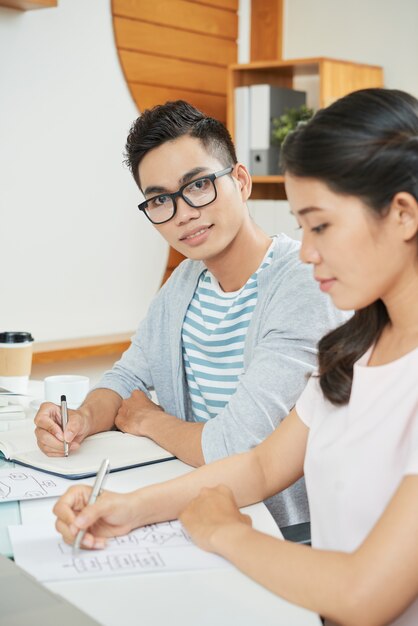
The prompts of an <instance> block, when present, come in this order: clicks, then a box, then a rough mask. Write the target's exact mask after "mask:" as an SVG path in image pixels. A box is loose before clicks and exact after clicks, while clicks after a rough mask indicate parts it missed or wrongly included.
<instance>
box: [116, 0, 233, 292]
mask: <svg viewBox="0 0 418 626" xmlns="http://www.w3.org/2000/svg"><path fill="white" fill-rule="evenodd" d="M237 11H238V0H112V14H113V27H114V33H115V41H116V47H117V49H118V53H119V59H120V63H121V66H122V69H123V72H124V75H125V78H126V80H127V83H128V86H129V89H130V91H131V94H132V97H133V99H134V100H135V102H136V104H137V106H138V110H139V111H142V110H144V109H148V108H151V107H153V106H155V105H157V104H163V103H164V102H167V101H168V100H178V99H181V100H187V102H190V103H191V104H193V105H194V106H195V107H197V108H198V109H200V110H202V111H204V112H205V113H207V114H208V115H211V116H212V117H215V118H217V119H219V120H221V121H222V122H224V123H225V122H226V108H227V97H226V92H227V67H228V65H231V64H233V63H236V61H237V37H238V15H237ZM182 258H183V257H182V256H181V255H180V254H179V253H178V252H176V251H175V250H173V249H171V250H170V252H169V259H168V262H167V268H166V272H165V275H164V279H163V282H164V281H165V280H166V279H167V278H168V277H169V276H170V274H171V272H172V271H173V269H174V268H175V267H176V266H177V265H178V263H179V262H180V261H181V260H182Z"/></svg>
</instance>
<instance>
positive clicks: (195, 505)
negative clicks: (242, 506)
mask: <svg viewBox="0 0 418 626" xmlns="http://www.w3.org/2000/svg"><path fill="white" fill-rule="evenodd" d="M180 521H181V522H182V524H183V526H184V527H185V528H186V530H187V532H188V533H189V535H190V536H191V538H192V539H193V541H194V543H195V544H196V545H198V546H199V547H200V548H202V549H203V550H207V551H208V552H219V551H218V550H217V549H216V547H215V536H216V535H217V534H218V535H219V532H220V531H222V530H225V529H228V530H233V527H236V529H237V530H239V529H240V528H242V527H248V526H250V527H251V525H252V522H251V518H250V517H249V515H243V514H242V513H241V512H240V510H239V509H238V507H237V505H236V503H235V500H234V496H233V494H232V491H231V490H230V489H229V488H228V487H225V486H224V485H219V486H218V487H214V488H211V489H208V488H204V489H202V490H201V492H200V494H199V495H198V497H197V498H195V499H194V500H192V501H191V502H190V503H189V504H188V505H187V507H186V508H185V509H184V511H183V513H181V515H180Z"/></svg>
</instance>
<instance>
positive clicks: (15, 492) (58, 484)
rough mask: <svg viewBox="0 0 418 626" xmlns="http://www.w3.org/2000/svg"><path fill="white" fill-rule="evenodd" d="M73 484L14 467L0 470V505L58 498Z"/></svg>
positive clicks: (55, 477)
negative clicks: (18, 501)
mask: <svg viewBox="0 0 418 626" xmlns="http://www.w3.org/2000/svg"><path fill="white" fill-rule="evenodd" d="M72 484H73V482H72V481H71V480H66V479H65V478H61V477H59V476H52V475H51V474H46V473H45V472H38V471H36V470H31V469H25V468H23V467H15V468H10V469H1V470H0V503H1V502H13V501H16V500H33V499H35V498H51V497H56V496H60V495H62V494H63V493H65V492H66V491H67V489H68V488H69V487H70V486H71V485H72Z"/></svg>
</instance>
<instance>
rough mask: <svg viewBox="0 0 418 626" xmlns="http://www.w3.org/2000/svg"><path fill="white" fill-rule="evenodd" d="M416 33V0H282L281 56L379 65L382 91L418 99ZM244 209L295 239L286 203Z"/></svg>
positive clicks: (267, 226) (255, 204) (265, 225)
mask: <svg viewBox="0 0 418 626" xmlns="http://www.w3.org/2000/svg"><path fill="white" fill-rule="evenodd" d="M248 1H249V0H241V2H243V3H244V5H246V4H247V3H248ZM244 8H246V6H244ZM245 15H246V11H244V16H245ZM246 31H247V29H246V28H244V29H243V32H246ZM417 33H418V0H349V1H348V0H285V15H284V50H283V58H285V59H296V58H304V57H317V56H328V57H335V58H338V59H345V60H348V61H357V62H361V63H370V64H372V65H381V66H383V69H384V75H385V86H386V87H389V88H391V89H403V90H405V91H408V92H410V93H412V94H413V95H414V96H416V97H418V35H417ZM245 52H246V53H247V54H248V46H247V47H246V48H245ZM247 60H248V57H247V58H242V59H241V62H242V63H243V62H246V61H247ZM250 207H251V212H252V214H253V216H254V219H255V220H256V221H257V222H258V223H259V224H260V225H261V226H262V227H263V228H265V230H267V231H268V232H273V231H278V230H282V231H284V232H286V233H287V234H289V235H290V236H293V237H295V238H298V236H299V233H296V232H295V231H294V230H293V228H294V227H293V223H292V218H289V207H288V204H287V203H286V202H271V201H268V202H267V201H266V202H260V201H257V202H252V203H250Z"/></svg>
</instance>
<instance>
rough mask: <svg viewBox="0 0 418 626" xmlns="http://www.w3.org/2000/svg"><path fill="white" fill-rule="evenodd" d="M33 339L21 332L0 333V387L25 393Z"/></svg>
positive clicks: (30, 364) (30, 365) (28, 334)
mask: <svg viewBox="0 0 418 626" xmlns="http://www.w3.org/2000/svg"><path fill="white" fill-rule="evenodd" d="M32 347H33V337H32V335H31V334H30V333H26V332H21V331H6V332H0V387H4V388H5V389H8V390H9V391H13V392H14V393H23V394H24V393H26V391H27V387H28V380H29V376H30V371H31V368H32Z"/></svg>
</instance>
